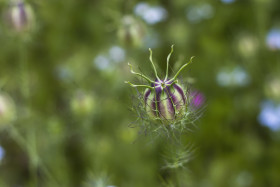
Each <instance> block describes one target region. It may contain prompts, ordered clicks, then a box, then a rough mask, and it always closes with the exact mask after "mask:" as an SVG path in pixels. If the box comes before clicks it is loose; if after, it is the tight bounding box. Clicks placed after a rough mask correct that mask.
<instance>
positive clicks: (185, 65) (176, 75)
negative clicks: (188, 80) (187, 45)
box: [170, 56, 194, 81]
mask: <svg viewBox="0 0 280 187" xmlns="http://www.w3.org/2000/svg"><path fill="white" fill-rule="evenodd" d="M193 58H194V56H193V57H191V59H190V61H189V62H187V63H186V64H184V65H183V66H182V67H181V68H180V69H179V71H178V72H177V73H176V74H175V76H174V77H173V78H172V79H170V80H171V81H172V80H174V79H177V77H178V75H179V74H180V72H181V71H182V70H183V69H184V68H185V67H187V66H188V65H189V64H190V63H191V62H192V59H193Z"/></svg>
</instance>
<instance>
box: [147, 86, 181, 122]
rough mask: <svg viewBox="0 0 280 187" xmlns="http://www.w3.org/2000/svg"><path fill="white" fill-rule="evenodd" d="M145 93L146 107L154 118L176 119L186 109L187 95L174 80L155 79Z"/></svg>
mask: <svg viewBox="0 0 280 187" xmlns="http://www.w3.org/2000/svg"><path fill="white" fill-rule="evenodd" d="M152 88H153V89H146V91H145V93H144V100H145V109H146V112H147V114H148V115H149V116H150V117H152V118H161V119H166V120H173V119H176V118H177V117H178V116H179V115H180V114H182V112H183V111H184V110H185V106H186V96H185V94H184V91H183V89H182V87H181V86H180V85H179V84H177V83H174V82H172V81H169V80H167V81H161V80H159V81H155V83H154V84H152Z"/></svg>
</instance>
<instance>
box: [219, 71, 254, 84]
mask: <svg viewBox="0 0 280 187" xmlns="http://www.w3.org/2000/svg"><path fill="white" fill-rule="evenodd" d="M216 79H217V82H218V84H219V85H220V86H224V87H226V86H246V85H247V84H248V83H249V82H250V81H249V80H250V79H249V75H248V73H247V72H246V71H245V70H244V69H243V68H241V67H239V66H237V67H235V68H234V69H232V70H228V69H223V70H221V71H220V72H219V73H218V74H217V77H216Z"/></svg>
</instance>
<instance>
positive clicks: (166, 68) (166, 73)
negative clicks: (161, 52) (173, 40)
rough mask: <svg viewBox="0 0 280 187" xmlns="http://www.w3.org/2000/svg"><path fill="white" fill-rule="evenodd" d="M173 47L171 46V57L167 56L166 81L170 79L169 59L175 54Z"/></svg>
mask: <svg viewBox="0 0 280 187" xmlns="http://www.w3.org/2000/svg"><path fill="white" fill-rule="evenodd" d="M173 46H174V45H172V46H171V51H170V53H169V55H168V56H167V67H166V76H165V80H167V78H168V67H169V59H170V57H171V54H172V53H173Z"/></svg>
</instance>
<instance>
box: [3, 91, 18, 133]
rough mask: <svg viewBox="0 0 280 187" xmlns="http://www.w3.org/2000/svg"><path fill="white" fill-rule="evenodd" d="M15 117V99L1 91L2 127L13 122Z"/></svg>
mask: <svg viewBox="0 0 280 187" xmlns="http://www.w3.org/2000/svg"><path fill="white" fill-rule="evenodd" d="M15 117H16V112H15V105H14V103H13V101H12V100H11V99H10V97H8V96H7V95H5V94H1V93H0V128H1V127H3V126H5V125H8V124H9V123H11V122H12V121H13V120H14V119H15Z"/></svg>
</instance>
